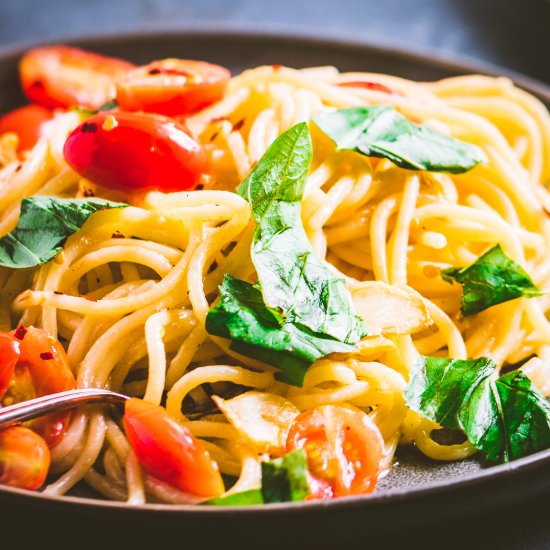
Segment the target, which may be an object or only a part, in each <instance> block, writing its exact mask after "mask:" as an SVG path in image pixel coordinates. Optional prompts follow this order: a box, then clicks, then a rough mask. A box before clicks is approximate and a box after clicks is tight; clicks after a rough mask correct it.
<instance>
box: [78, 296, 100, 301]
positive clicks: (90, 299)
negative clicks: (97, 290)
mask: <svg viewBox="0 0 550 550" xmlns="http://www.w3.org/2000/svg"><path fill="white" fill-rule="evenodd" d="M79 296H80V297H81V298H84V299H85V300H88V301H90V302H97V300H96V299H95V298H92V297H91V296H86V295H85V294H79Z"/></svg>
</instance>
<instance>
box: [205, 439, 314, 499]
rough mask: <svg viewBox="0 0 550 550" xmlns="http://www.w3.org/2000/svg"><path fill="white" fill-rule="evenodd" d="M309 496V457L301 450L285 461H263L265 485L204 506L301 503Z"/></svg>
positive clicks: (263, 480)
mask: <svg viewBox="0 0 550 550" xmlns="http://www.w3.org/2000/svg"><path fill="white" fill-rule="evenodd" d="M307 496H309V488H308V484H307V458H306V454H305V452H304V451H303V450H302V449H298V450H296V451H293V452H291V453H289V454H287V455H286V456H284V457H282V458H277V459H275V460H270V461H267V462H262V486H261V488H260V489H250V490H248V491H243V492H241V493H234V494H231V495H227V496H224V497H219V498H213V499H210V500H208V501H207V502H206V503H205V504H212V505H215V506H248V505H252V504H267V503H271V502H300V501H303V500H305V499H306V497H307Z"/></svg>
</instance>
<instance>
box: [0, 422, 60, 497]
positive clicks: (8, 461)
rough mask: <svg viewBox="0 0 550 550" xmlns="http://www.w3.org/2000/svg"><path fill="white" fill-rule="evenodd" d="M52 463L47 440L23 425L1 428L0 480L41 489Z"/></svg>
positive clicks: (16, 485)
mask: <svg viewBox="0 0 550 550" xmlns="http://www.w3.org/2000/svg"><path fill="white" fill-rule="evenodd" d="M49 467H50V451H49V449H48V446H47V445H46V442H45V441H44V440H43V439H42V438H41V437H40V436H39V435H38V434H35V433H34V432H33V431H32V430H29V429H28V428H25V427H24V426H11V427H9V428H6V429H4V430H1V431H0V484H1V485H11V486H12V487H19V488H20V489H29V490H31V491H34V490H36V489H39V488H40V487H41V486H42V485H43V484H44V481H45V480H46V476H47V475H48V469H49Z"/></svg>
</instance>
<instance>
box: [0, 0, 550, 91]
mask: <svg viewBox="0 0 550 550" xmlns="http://www.w3.org/2000/svg"><path fill="white" fill-rule="evenodd" d="M212 24H215V26H216V27H219V26H231V27H238V28H244V29H253V30H262V29H271V30H284V31H285V32H291V31H301V32H304V31H305V32H308V33H310V34H312V33H315V34H317V35H322V36H325V37H331V36H334V37H339V38H350V39H357V40H360V41H369V42H377V43H379V44H382V45H389V46H396V47H401V48H404V49H407V50H413V51H419V52H424V53H437V54H441V55H444V56H446V57H449V56H450V57H455V56H457V55H458V56H466V57H470V58H473V59H478V60H483V61H487V62H491V63H495V64H497V65H501V66H502V67H506V68H509V69H513V70H516V71H519V72H523V73H525V74H527V75H529V76H532V77H535V78H538V79H540V80H542V81H545V82H547V83H550V59H549V57H550V56H549V54H550V38H549V29H550V1H549V0H340V1H338V0H278V1H277V0H86V1H81V0H0V47H1V46H9V45H14V44H21V43H29V42H38V41H46V40H47V41H61V40H63V39H64V38H78V37H84V36H90V35H97V34H105V33H109V34H113V33H117V32H128V31H134V30H136V29H139V30H158V29H167V30H179V29H185V28H196V27H197V26H200V27H204V26H208V25H212Z"/></svg>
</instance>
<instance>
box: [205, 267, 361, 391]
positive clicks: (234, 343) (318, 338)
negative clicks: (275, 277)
mask: <svg viewBox="0 0 550 550" xmlns="http://www.w3.org/2000/svg"><path fill="white" fill-rule="evenodd" d="M206 330H207V331H208V333H210V334H213V335H215V336H221V337H223V338H230V339H231V344H230V347H231V349H233V350H235V351H236V352H238V353H242V354H243V355H246V356H248V357H253V358H255V359H258V360H260V361H263V362H265V363H268V364H270V365H273V366H275V367H277V368H279V369H281V371H282V372H281V373H278V375H277V377H278V378H279V379H280V380H282V381H284V382H286V383H287V384H292V385H295V386H302V385H303V382H304V377H305V375H306V372H307V369H308V367H309V365H311V363H313V362H314V361H316V360H317V359H319V358H321V357H324V356H325V355H328V354H329V353H332V352H348V351H351V350H353V346H351V345H348V344H345V343H343V342H339V341H337V340H333V339H331V338H327V337H324V336H323V335H319V334H315V333H313V332H311V331H310V330H309V329H308V328H307V327H302V326H300V325H297V324H294V323H290V322H288V321H286V320H285V318H284V317H283V316H282V315H280V314H279V313H278V312H277V311H275V310H272V309H269V308H268V307H266V305H265V304H264V301H263V297H262V293H261V292H260V290H259V289H258V288H257V287H256V286H254V285H252V284H250V283H247V282H245V281H240V280H239V279H235V278H234V277H231V275H225V277H224V280H223V283H222V285H221V286H220V302H219V303H218V304H217V305H216V306H214V307H213V308H212V309H211V310H210V311H209V312H208V315H207V317H206Z"/></svg>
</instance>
